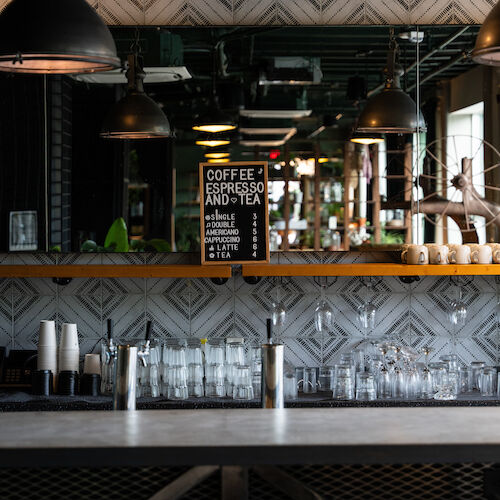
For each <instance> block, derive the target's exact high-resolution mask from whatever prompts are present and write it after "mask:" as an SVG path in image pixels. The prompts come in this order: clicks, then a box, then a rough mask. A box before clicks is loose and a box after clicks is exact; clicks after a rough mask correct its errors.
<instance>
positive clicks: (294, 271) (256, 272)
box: [242, 263, 500, 276]
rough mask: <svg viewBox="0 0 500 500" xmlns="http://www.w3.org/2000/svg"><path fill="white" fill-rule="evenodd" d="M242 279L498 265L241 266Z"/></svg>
mask: <svg viewBox="0 0 500 500" xmlns="http://www.w3.org/2000/svg"><path fill="white" fill-rule="evenodd" d="M242 274H243V276H486V275H491V276H497V275H500V264H469V265H459V264H448V265H442V266H439V265H422V266H420V265H406V264H392V263H370V264H367V263H363V264H245V265H243V268H242Z"/></svg>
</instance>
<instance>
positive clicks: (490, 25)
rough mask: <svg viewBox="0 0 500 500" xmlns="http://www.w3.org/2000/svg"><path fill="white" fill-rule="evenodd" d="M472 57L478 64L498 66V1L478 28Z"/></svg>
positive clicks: (499, 39)
mask: <svg viewBox="0 0 500 500" xmlns="http://www.w3.org/2000/svg"><path fill="white" fill-rule="evenodd" d="M472 59H473V60H474V61H475V62H477V63H479V64H489V65H491V66H500V2H499V3H497V4H496V5H495V7H493V9H492V10H491V12H490V13H489V14H488V15H487V16H486V19H485V20H484V23H483V25H482V26H481V29H480V30H479V33H478V35H477V38H476V45H475V46H474V50H473V51H472Z"/></svg>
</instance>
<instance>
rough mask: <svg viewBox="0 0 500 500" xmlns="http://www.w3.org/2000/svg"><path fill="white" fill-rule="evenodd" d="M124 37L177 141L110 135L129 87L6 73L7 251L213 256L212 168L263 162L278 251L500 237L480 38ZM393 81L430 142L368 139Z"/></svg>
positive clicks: (335, 29) (371, 32)
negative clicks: (204, 181) (375, 108)
mask: <svg viewBox="0 0 500 500" xmlns="http://www.w3.org/2000/svg"><path fill="white" fill-rule="evenodd" d="M112 32H113V36H114V37H115V40H116V43H117V47H118V51H119V54H120V57H121V59H122V60H123V61H125V60H126V59H127V55H128V54H129V53H130V52H132V51H134V50H135V51H138V52H139V54H140V56H141V57H142V64H143V66H144V69H145V73H146V78H145V82H144V83H145V85H144V86H145V91H146V93H147V94H148V95H149V97H151V98H152V99H153V100H154V101H155V102H156V103H157V104H158V105H159V106H160V107H161V109H162V110H163V112H164V113H165V115H166V117H167V119H168V121H169V123H170V127H171V130H172V137H170V138H166V139H165V138H163V139H159V138H155V139H140V140H116V139H115V140H114V139H104V138H102V137H100V135H99V134H100V131H101V128H102V124H103V121H104V120H105V119H106V117H107V115H108V113H109V112H110V110H111V108H112V107H113V104H114V103H115V102H116V101H118V100H119V99H120V98H121V97H123V96H124V95H125V92H126V90H125V89H126V77H125V72H124V71H120V70H116V71H114V72H108V73H98V74H89V75H79V76H76V77H73V78H71V77H60V76H47V77H43V76H22V75H16V76H3V75H0V87H1V89H2V92H1V93H0V100H1V101H2V102H1V104H2V118H1V120H0V163H1V165H2V168H1V169H0V172H1V173H0V224H1V225H2V229H3V230H2V231H0V251H9V250H11V251H19V250H29V251H33V250H35V249H36V250H39V251H47V250H50V251H62V252H69V251H87V252H94V251H104V250H108V251H153V252H154V251H158V252H171V251H177V252H187V251H197V250H199V244H200V242H199V222H198V218H199V189H198V164H199V162H201V161H210V162H220V163H222V162H227V161H244V160H254V159H259V160H267V161H268V162H269V211H270V245H271V250H273V251H276V250H293V249H302V250H307V249H314V250H322V249H324V250H349V249H352V248H360V247H361V248H374V247H376V248H379V249H391V248H395V247H397V246H398V245H401V244H402V243H405V242H411V241H414V242H416V241H419V242H422V241H426V242H432V241H436V242H447V241H449V242H454V241H462V240H464V241H486V240H491V239H495V238H496V226H495V222H494V221H493V220H492V216H491V213H492V212H495V211H496V210H497V209H496V207H497V203H498V202H499V201H500V200H499V199H498V195H499V189H498V188H496V186H497V185H500V183H499V182H498V180H499V179H498V178H499V173H498V168H500V167H498V168H497V164H500V153H499V152H498V151H499V150H498V146H499V143H500V136H499V134H500V132H499V130H498V126H497V124H496V118H495V117H496V116H498V114H497V107H498V103H497V96H496V89H497V87H498V85H497V81H496V79H497V75H496V70H495V69H494V68H490V67H482V66H478V65H476V64H474V63H473V62H472V60H471V59H470V58H469V57H468V54H469V52H470V50H471V49H472V47H473V45H474V41H475V38H476V35H477V32H478V27H477V26H420V27H418V28H417V27H414V26H397V27H394V28H390V27H387V26H348V27H347V26H345V27H339V26H331V27H264V26H262V27H244V26H239V27H236V26H235V27H224V28H200V27H197V28H194V27H193V28H175V27H168V28H141V29H140V30H139V31H137V30H135V29H127V28H113V29H112ZM391 48H392V49H394V48H396V49H395V54H396V55H395V59H394V60H393V62H394V63H395V65H394V67H392V64H391V58H390V57H389V59H388V53H390V49H391ZM388 66H389V67H388ZM391 68H392V69H391ZM384 69H385V71H386V72H385V73H384ZM389 70H390V71H392V72H393V76H394V75H396V76H397V77H398V78H399V79H400V86H401V90H402V92H404V93H405V94H407V95H408V96H409V97H410V98H411V99H412V100H413V102H414V103H415V104H414V106H415V111H416V104H418V105H419V107H420V109H421V111H422V115H423V118H422V119H423V120H425V124H426V127H425V129H424V128H422V127H420V128H418V129H416V130H414V131H410V132H408V131H407V132H400V133H383V134H378V135H375V136H374V134H373V133H371V134H367V133H365V134H361V135H359V136H356V135H353V134H354V132H355V131H356V128H357V126H358V124H359V122H358V120H360V113H361V112H362V111H363V110H364V109H365V108H366V107H367V103H369V102H370V99H371V98H372V97H373V96H376V95H377V94H378V93H380V91H381V90H382V89H384V85H385V82H386V78H387V71H389ZM390 80H391V81H392V77H391V78H390ZM386 108H391V104H388V105H386ZM398 109H399V108H398V106H396V105H395V106H394V108H393V109H391V110H390V111H393V112H394V113H397V110H398ZM414 118H415V121H418V120H417V118H418V117H417V114H416V112H415V117H414ZM211 122H212V123H211ZM210 124H211V125H217V124H218V125H219V126H220V125H221V124H222V125H223V127H222V128H220V127H219V128H215V129H214V128H213V127H212V130H217V131H216V132H213V131H211V129H210V127H209V126H208V125H210ZM193 127H194V128H197V129H198V130H193ZM207 129H208V131H207ZM219 129H220V131H219ZM424 130H425V131H424ZM351 139H354V140H356V141H357V142H352V141H351ZM211 143H217V144H218V145H215V146H212V145H210V144H211ZM417 173H418V175H417ZM464 182H465V183H469V185H470V184H471V183H472V184H473V186H474V190H473V191H472V190H469V191H468V192H473V196H472V198H471V196H469V195H467V194H464V193H465V192H464V189H463V186H462V184H463V183H464ZM499 206H500V205H499ZM495 213H496V212H495ZM287 220H288V224H286V221H287Z"/></svg>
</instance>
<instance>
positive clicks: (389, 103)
mask: <svg viewBox="0 0 500 500" xmlns="http://www.w3.org/2000/svg"><path fill="white" fill-rule="evenodd" d="M398 52H399V48H398V44H397V42H396V40H395V38H394V30H392V29H391V37H390V42H389V52H388V54H387V67H386V68H385V69H384V73H385V88H384V89H383V90H382V91H381V92H379V93H378V94H376V95H374V96H373V97H370V99H369V100H368V102H367V103H366V106H365V108H364V109H363V111H362V112H361V114H360V116H359V120H358V128H357V132H368V133H373V132H378V133H382V134H391V133H392V134H394V133H398V134H412V133H415V132H417V131H419V132H425V131H426V130H427V127H426V125H425V120H424V117H423V116H422V113H421V111H420V110H417V105H416V104H415V101H414V100H413V99H412V98H411V97H410V96H409V95H408V94H407V93H406V92H404V91H403V90H402V89H401V85H400V77H401V75H402V74H403V70H402V68H401V67H400V66H399V65H397V64H396V59H397V55H398ZM417 115H418V119H417Z"/></svg>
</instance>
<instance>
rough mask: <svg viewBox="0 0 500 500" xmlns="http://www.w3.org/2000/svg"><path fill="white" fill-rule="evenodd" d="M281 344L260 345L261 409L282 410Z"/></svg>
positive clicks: (283, 405)
mask: <svg viewBox="0 0 500 500" xmlns="http://www.w3.org/2000/svg"><path fill="white" fill-rule="evenodd" d="M284 407H285V402H284V398H283V344H263V345H262V408H284Z"/></svg>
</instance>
